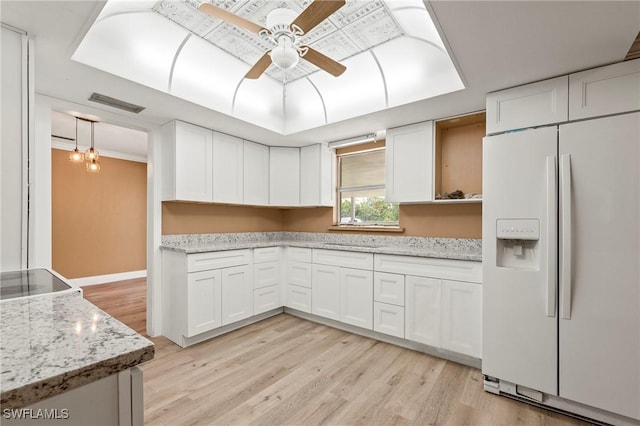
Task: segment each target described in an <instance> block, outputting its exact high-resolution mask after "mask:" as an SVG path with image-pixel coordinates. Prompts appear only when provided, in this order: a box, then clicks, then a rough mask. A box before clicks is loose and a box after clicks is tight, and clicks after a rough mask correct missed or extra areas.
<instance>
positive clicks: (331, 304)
mask: <svg viewBox="0 0 640 426" xmlns="http://www.w3.org/2000/svg"><path fill="white" fill-rule="evenodd" d="M311 271H312V275H311V295H312V296H311V312H312V313H313V314H315V315H319V316H321V317H325V318H331V319H334V320H338V319H340V268H338V267H337V266H327V265H313V266H312V268H311Z"/></svg>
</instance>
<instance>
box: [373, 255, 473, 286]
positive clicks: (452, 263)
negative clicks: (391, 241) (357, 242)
mask: <svg viewBox="0 0 640 426" xmlns="http://www.w3.org/2000/svg"><path fill="white" fill-rule="evenodd" d="M375 270H376V271H379V272H391V273H394V274H406V275H416V276H420V277H432V278H441V279H446V280H456V281H467V282H472V283H481V282H482V262H473V261H470V260H452V259H434V258H430V257H414V256H398V255H394V254H377V255H376V256H375Z"/></svg>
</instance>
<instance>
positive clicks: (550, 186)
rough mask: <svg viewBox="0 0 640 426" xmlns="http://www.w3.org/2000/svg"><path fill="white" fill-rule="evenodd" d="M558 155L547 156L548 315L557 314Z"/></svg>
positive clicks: (553, 315)
mask: <svg viewBox="0 0 640 426" xmlns="http://www.w3.org/2000/svg"><path fill="white" fill-rule="evenodd" d="M556 170H557V169H556V156H555V155H551V156H548V157H547V316H548V317H555V316H556V280H557V276H556V259H557V253H556V251H557V249H556V248H557V230H556V226H557V225H556V223H557V221H556V220H555V217H556V212H557V205H556V204H557V193H556V191H557V190H556V188H557V183H558V182H557V175H556Z"/></svg>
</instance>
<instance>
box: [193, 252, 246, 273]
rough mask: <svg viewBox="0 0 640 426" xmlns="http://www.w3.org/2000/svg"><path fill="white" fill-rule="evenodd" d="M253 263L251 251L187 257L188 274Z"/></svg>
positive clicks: (199, 254)
mask: <svg viewBox="0 0 640 426" xmlns="http://www.w3.org/2000/svg"><path fill="white" fill-rule="evenodd" d="M249 263H251V250H226V251H212V252H208V253H195V254H190V255H187V272H197V271H207V270H209V269H219V268H228V267H230V266H240V265H248V264H249Z"/></svg>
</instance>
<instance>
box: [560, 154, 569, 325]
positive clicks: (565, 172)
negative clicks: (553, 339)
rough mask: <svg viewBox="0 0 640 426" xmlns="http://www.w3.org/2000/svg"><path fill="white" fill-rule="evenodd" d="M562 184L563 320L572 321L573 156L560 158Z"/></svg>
mask: <svg viewBox="0 0 640 426" xmlns="http://www.w3.org/2000/svg"><path fill="white" fill-rule="evenodd" d="M560 160H561V162H560V176H561V182H562V191H561V195H562V221H561V226H562V255H561V258H560V267H561V274H560V277H561V281H560V285H561V287H562V319H567V320H568V319H571V156H570V155H569V154H563V155H562V156H561V157H560Z"/></svg>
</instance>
